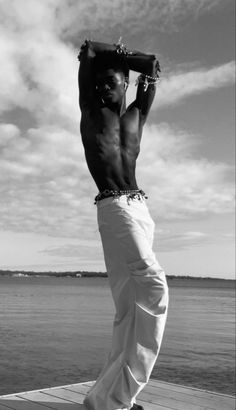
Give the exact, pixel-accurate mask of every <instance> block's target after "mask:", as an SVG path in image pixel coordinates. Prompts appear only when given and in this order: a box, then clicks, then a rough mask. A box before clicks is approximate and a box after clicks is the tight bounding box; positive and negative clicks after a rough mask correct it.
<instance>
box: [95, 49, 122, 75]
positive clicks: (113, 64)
mask: <svg viewBox="0 0 236 410" xmlns="http://www.w3.org/2000/svg"><path fill="white" fill-rule="evenodd" d="M110 68H112V69H113V70H115V71H119V72H122V73H123V74H124V76H125V77H126V78H127V79H128V78H129V67H128V64H127V62H126V60H125V58H124V56H120V55H119V54H113V53H109V52H107V53H106V52H104V53H101V54H97V55H96V57H95V58H94V70H95V73H97V72H99V73H100V72H102V71H104V70H108V69H110Z"/></svg>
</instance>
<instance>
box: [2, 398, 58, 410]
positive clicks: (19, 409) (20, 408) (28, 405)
mask: <svg viewBox="0 0 236 410" xmlns="http://www.w3.org/2000/svg"><path fill="white" fill-rule="evenodd" d="M0 405H1V406H5V407H7V408H8V409H14V410H32V409H34V410H43V409H44V410H46V409H54V408H53V407H51V406H50V404H49V403H45V404H43V403H41V404H39V403H37V402H36V403H34V404H33V405H32V401H28V400H24V399H23V398H21V397H18V396H10V397H6V398H4V399H3V398H0Z"/></svg>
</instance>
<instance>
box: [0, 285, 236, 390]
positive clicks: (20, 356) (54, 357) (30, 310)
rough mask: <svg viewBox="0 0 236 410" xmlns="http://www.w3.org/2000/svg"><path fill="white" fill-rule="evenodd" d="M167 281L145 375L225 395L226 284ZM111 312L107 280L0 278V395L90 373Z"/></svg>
mask: <svg viewBox="0 0 236 410" xmlns="http://www.w3.org/2000/svg"><path fill="white" fill-rule="evenodd" d="M169 285H170V308H169V317H168V322H167V327H166V332H165V336H164V340H163V345H162V349H161V353H160V356H159V360H158V363H157V365H156V366H155V368H154V371H153V377H155V378H159V379H160V380H166V381H169V382H173V383H178V384H185V385H191V386H195V387H199V388H204V389H208V390H212V391H218V392H222V393H228V394H233V392H234V334H235V332H234V290H233V289H232V283H231V285H227V283H224V287H222V284H221V283H220V282H219V283H217V281H216V282H215V281H209V282H208V281H192V280H187V281H184V280H183V281H182V280H178V281H175V280H172V281H169ZM230 286H231V287H230ZM113 314H114V308H113V303H112V299H111V295H110V290H109V287H108V283H107V279H99V278H92V279H86V278H81V279H72V278H36V277H33V278H7V277H5V278H4V277H0V328H1V329H0V330H1V333H0V394H7V393H13V392H14V393H15V392H20V391H25V390H33V389H39V388H43V387H49V386H58V385H63V384H69V383H78V382H81V381H85V380H93V379H95V378H96V377H97V375H98V373H99V370H100V368H101V366H102V364H103V362H104V360H105V358H106V354H107V352H108V350H109V347H110V343H111V329H112V318H113Z"/></svg>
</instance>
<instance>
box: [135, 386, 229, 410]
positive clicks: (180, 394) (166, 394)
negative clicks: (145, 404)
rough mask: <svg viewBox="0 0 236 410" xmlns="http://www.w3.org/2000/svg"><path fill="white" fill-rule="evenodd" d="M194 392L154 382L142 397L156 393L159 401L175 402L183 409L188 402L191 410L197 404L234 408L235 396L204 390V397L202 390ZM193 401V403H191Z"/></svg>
mask: <svg viewBox="0 0 236 410" xmlns="http://www.w3.org/2000/svg"><path fill="white" fill-rule="evenodd" d="M191 393H192V389H191V388H188V389H187V392H186V390H184V389H180V391H177V389H176V390H169V389H168V387H167V386H164V388H163V386H162V387H160V386H157V385H156V386H155V387H154V385H153V384H152V385H151V384H148V385H147V386H146V388H145V389H144V390H143V392H141V393H140V396H139V397H140V398H141V397H145V398H146V395H147V394H148V395H150V396H152V395H154V396H155V397H156V398H157V400H158V403H160V404H161V403H163V399H165V400H167V399H168V403H169V404H170V405H171V404H172V403H173V400H174V402H176V404H175V408H176V410H178V409H179V410H182V407H183V405H184V403H188V406H189V410H191V409H193V410H195V408H196V406H198V407H199V408H200V407H201V406H202V407H203V408H205V407H207V409H212V410H216V409H217V408H220V409H222V407H223V406H224V410H232V409H233V410H234V407H232V406H233V400H232V399H233V398H232V397H228V396H224V395H223V396H221V395H216V394H213V393H210V392H209V393H208V392H204V393H205V394H204V397H203V395H202V392H201V390H199V391H195V392H194V394H191ZM190 403H191V404H190Z"/></svg>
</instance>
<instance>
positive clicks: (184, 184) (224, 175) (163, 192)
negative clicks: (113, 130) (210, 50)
mask: <svg viewBox="0 0 236 410" xmlns="http://www.w3.org/2000/svg"><path fill="white" fill-rule="evenodd" d="M195 141H196V138H195V137H194V135H189V134H188V133H186V132H185V131H183V130H178V129H177V128H171V127H170V126H169V125H168V124H165V123H162V124H159V125H146V129H145V130H144V135H143V139H142V147H141V154H140V158H139V160H138V166H137V174H138V181H139V184H140V186H141V187H142V188H143V189H144V191H145V190H146V191H147V194H148V195H149V197H150V199H151V201H150V207H151V209H152V212H153V214H154V215H155V217H156V218H159V219H163V220H171V219H181V218H183V219H185V218H190V217H200V216H201V215H202V216H203V215H207V214H211V213H212V214H214V213H215V214H218V213H219V214H220V213H227V212H233V209H234V184H233V169H232V168H231V167H230V166H228V165H227V164H225V163H220V162H218V163H216V162H211V161H208V160H207V159H204V158H203V159H202V158H200V159H198V158H196V157H195V156H194V155H193V154H194V149H195V148H194V147H195V144H196V142H195Z"/></svg>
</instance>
